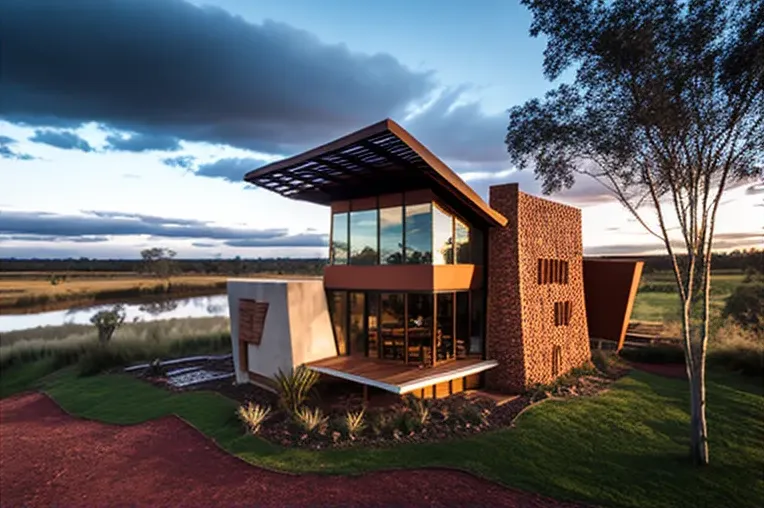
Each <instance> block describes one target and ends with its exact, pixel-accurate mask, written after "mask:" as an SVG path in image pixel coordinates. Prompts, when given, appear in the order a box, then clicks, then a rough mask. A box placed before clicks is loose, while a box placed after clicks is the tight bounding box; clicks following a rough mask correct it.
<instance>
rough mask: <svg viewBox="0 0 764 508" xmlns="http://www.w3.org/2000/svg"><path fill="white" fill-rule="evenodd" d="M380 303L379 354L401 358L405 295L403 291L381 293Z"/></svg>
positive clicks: (402, 356) (402, 357) (390, 357)
mask: <svg viewBox="0 0 764 508" xmlns="http://www.w3.org/2000/svg"><path fill="white" fill-rule="evenodd" d="M381 304H382V305H381V312H380V319H381V324H382V330H381V334H380V335H381V338H382V344H381V348H380V349H381V352H382V355H381V356H382V358H386V359H399V360H403V359H404V354H403V353H404V352H403V345H404V340H405V334H406V321H405V307H404V305H405V295H404V294H403V293H383V294H382V295H381Z"/></svg>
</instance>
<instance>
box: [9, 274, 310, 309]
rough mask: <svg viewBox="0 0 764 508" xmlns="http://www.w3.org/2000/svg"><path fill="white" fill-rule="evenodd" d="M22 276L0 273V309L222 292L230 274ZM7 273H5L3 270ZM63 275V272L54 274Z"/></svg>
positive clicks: (50, 307)
mask: <svg viewBox="0 0 764 508" xmlns="http://www.w3.org/2000/svg"><path fill="white" fill-rule="evenodd" d="M24 273H25V274H26V276H25V277H16V276H15V275H16V274H14V276H13V277H5V276H0V313H2V312H3V310H7V309H18V308H30V307H31V308H37V309H40V310H43V309H61V308H66V307H69V306H72V305H75V304H77V305H79V304H84V303H89V302H98V301H113V300H119V299H124V298H135V297H141V296H152V295H164V294H177V295H181V296H182V295H191V294H215V293H223V292H225V287H226V281H227V280H228V279H230V278H232V277H233V276H229V275H181V276H177V277H172V278H171V279H170V280H169V281H166V280H164V279H158V278H155V277H148V276H139V275H136V274H132V276H130V275H129V274H128V276H125V274H118V273H109V272H101V273H100V274H99V276H97V277H92V274H90V275H91V276H87V277H81V276H80V274H77V275H72V276H68V277H67V279H66V280H65V281H63V282H59V283H58V284H53V283H51V281H50V275H49V274H45V273H41V272H24ZM5 275H7V273H6V274H5ZM57 275H62V274H57ZM237 277H252V278H262V277H274V278H285V279H287V278H306V276H304V275H303V276H290V275H269V274H248V275H240V276H237Z"/></svg>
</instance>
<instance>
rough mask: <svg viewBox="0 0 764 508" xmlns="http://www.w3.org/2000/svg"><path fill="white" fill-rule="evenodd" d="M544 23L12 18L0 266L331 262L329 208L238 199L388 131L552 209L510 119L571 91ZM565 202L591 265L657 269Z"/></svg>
mask: <svg viewBox="0 0 764 508" xmlns="http://www.w3.org/2000/svg"><path fill="white" fill-rule="evenodd" d="M530 21H531V20H530V15H529V13H528V12H527V11H526V10H525V9H524V8H523V7H521V6H519V5H517V4H516V3H515V2H513V1H511V0H480V1H479V2H477V3H474V2H463V1H459V0H452V1H444V0H418V1H416V2H410V1H407V0H387V1H386V2H357V1H353V0H326V1H322V2H317V1H315V0H304V1H296V0H278V1H269V0H257V1H256V2H252V1H245V0H207V1H192V2H186V1H182V0H122V1H117V0H67V1H64V2H62V1H59V0H4V1H3V2H1V3H0V33H2V48H1V49H0V51H1V52H2V55H1V56H2V58H0V66H1V67H2V69H1V72H0V257H12V256H16V257H28V256H36V257H62V256H63V257H68V256H75V257H80V256H88V257H136V256H138V253H139V251H140V250H141V249H143V248H146V247H152V246H162V247H171V248H173V249H175V250H176V251H177V252H178V253H179V256H181V257H212V256H218V255H222V256H224V257H229V256H235V255H240V256H242V257H260V256H262V257H268V256H325V255H326V253H327V248H326V242H327V233H328V229H329V211H328V209H327V208H324V207H320V206H316V205H311V204H307V203H301V202H293V201H289V200H286V199H285V198H282V197H280V196H278V195H275V194H272V193H270V192H269V191H266V190H260V189H256V188H254V187H252V186H251V185H248V184H244V183H243V182H242V180H241V179H242V177H243V175H244V173H245V172H247V171H249V170H251V169H254V168H257V167H259V166H261V165H263V164H265V163H267V162H270V161H273V160H277V159H279V158H282V157H285V156H289V155H293V154H295V153H299V152H301V151H303V150H305V149H308V148H310V147H312V146H314V145H316V144H321V143H324V142H327V141H330V140H331V139H333V138H335V137H338V136H341V135H343V134H346V133H348V132H351V131H354V130H356V129H358V128H361V127H364V126H366V125H368V124H371V123H374V122H376V121H379V120H382V119H384V118H387V117H389V118H392V119H394V120H396V121H398V122H399V123H400V124H402V125H403V126H404V127H405V128H406V129H407V130H408V131H409V132H411V133H412V134H413V135H414V136H415V137H417V138H418V139H419V140H420V141H422V142H423V143H424V144H425V145H427V146H428V147H429V148H430V149H431V150H432V151H433V152H435V153H436V154H437V155H438V156H439V157H440V158H442V159H443V160H444V161H445V162H446V163H447V164H449V165H450V166H451V167H452V168H453V169H454V170H456V171H457V172H458V173H460V174H461V175H462V177H463V178H465V180H467V181H468V182H469V183H470V184H472V185H473V186H474V187H475V189H476V190H477V191H478V192H479V193H480V194H481V195H482V196H483V197H484V198H486V199H487V189H488V186H489V185H491V184H494V183H505V182H519V183H520V186H521V189H522V190H524V191H525V192H529V193H533V194H538V192H539V186H538V185H537V182H535V180H534V178H533V175H532V173H529V172H516V171H514V170H513V168H512V167H511V166H510V165H509V163H508V160H507V156H506V153H505V147H504V144H503V138H504V134H505V130H506V122H507V115H506V110H507V109H508V108H510V107H512V106H514V105H518V104H521V103H523V102H524V101H526V100H528V99H530V98H533V97H537V96H540V95H542V94H543V93H544V92H545V91H546V90H548V89H550V88H552V87H554V86H556V85H557V83H548V82H546V81H545V80H544V78H543V75H542V71H541V63H542V58H543V50H544V41H543V40H539V39H532V38H530V37H529V36H528V27H529V25H530ZM567 77H569V76H567ZM561 79H562V80H565V79H566V76H563V77H562V78H561ZM762 196H764V187H762V185H761V184H756V183H749V184H746V185H740V186H738V187H735V188H733V189H731V190H730V191H729V192H728V194H727V195H726V196H725V197H724V203H723V206H722V208H721V210H720V213H719V225H718V227H717V231H718V232H719V234H718V235H717V238H718V241H717V246H718V247H719V248H723V249H730V248H734V247H743V246H752V245H761V243H762V237H761V233H762V225H764V208H762V207H764V200H763V199H762ZM554 198H555V199H559V200H561V201H564V202H567V203H570V204H573V205H576V206H580V207H582V208H583V210H584V245H585V251H586V253H587V254H590V255H596V254H639V253H646V252H650V251H653V250H654V248H655V242H654V240H653V238H652V237H650V236H647V235H646V234H645V233H644V232H643V231H642V230H641V229H640V227H639V226H638V225H637V224H636V223H635V221H634V220H633V219H630V218H629V216H628V215H627V214H626V213H625V212H623V211H622V210H621V208H620V206H619V205H618V204H617V203H614V202H613V201H612V200H610V199H609V198H608V196H606V195H604V194H603V192H602V191H601V190H600V189H599V188H598V187H597V186H596V185H595V184H590V183H581V184H580V185H578V186H576V187H574V188H573V189H572V190H571V191H567V192H565V193H563V194H561V195H557V196H555V197H554Z"/></svg>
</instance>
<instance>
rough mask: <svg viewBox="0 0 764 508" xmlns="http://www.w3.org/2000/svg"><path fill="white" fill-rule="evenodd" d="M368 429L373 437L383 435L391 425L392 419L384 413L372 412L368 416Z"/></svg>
mask: <svg viewBox="0 0 764 508" xmlns="http://www.w3.org/2000/svg"><path fill="white" fill-rule="evenodd" d="M368 420H369V429H370V430H371V432H372V434H374V435H375V436H381V435H382V434H384V433H385V432H386V431H387V429H388V428H389V427H390V424H391V423H392V421H391V420H392V419H391V418H390V416H389V415H388V414H386V413H381V412H372V413H370V414H369V418H368Z"/></svg>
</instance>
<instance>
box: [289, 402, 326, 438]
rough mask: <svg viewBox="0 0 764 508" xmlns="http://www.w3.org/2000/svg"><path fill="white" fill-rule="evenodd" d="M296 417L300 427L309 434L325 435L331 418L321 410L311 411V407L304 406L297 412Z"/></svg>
mask: <svg viewBox="0 0 764 508" xmlns="http://www.w3.org/2000/svg"><path fill="white" fill-rule="evenodd" d="M294 415H295V420H296V421H297V423H298V424H299V425H300V427H302V429H303V430H304V431H305V432H308V433H312V432H318V433H323V432H325V431H326V428H327V426H328V423H329V417H328V416H325V415H324V413H323V411H321V409H320V408H315V409H312V410H311V409H310V408H309V407H306V406H302V407H300V408H298V409H297V410H296V411H295V413H294Z"/></svg>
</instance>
